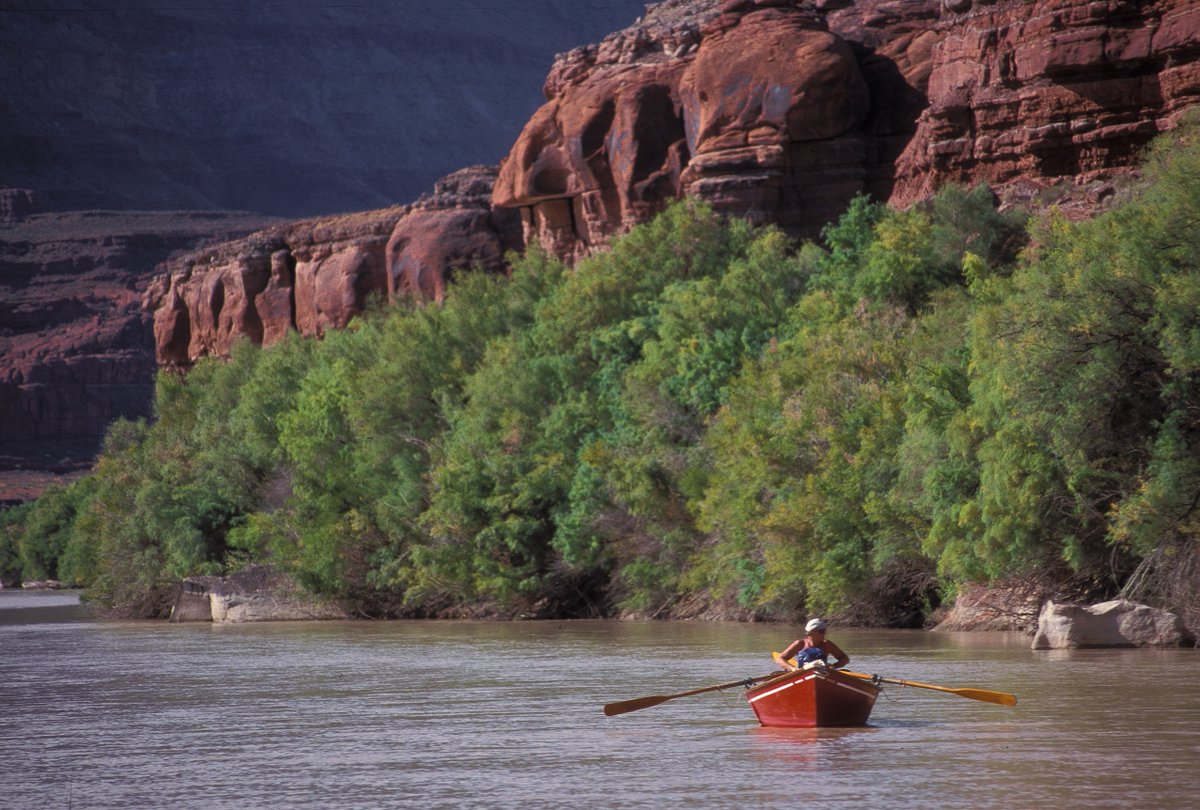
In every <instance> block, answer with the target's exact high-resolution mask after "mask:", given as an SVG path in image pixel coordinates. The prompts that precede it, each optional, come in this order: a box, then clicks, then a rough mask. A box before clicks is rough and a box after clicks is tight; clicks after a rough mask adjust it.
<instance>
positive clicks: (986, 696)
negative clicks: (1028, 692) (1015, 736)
mask: <svg viewBox="0 0 1200 810" xmlns="http://www.w3.org/2000/svg"><path fill="white" fill-rule="evenodd" d="M838 672H840V673H842V674H843V675H849V676H850V677H851V678H861V679H862V680H864V681H874V680H880V681H883V682H884V683H898V684H900V685H901V686H916V687H918V688H920V689H934V690H937V691H938V692H949V693H950V694H952V695H958V696H959V697H965V698H970V699H971V700H982V701H983V702H984V703H995V704H998V705H1000V706H1009V707H1012V706H1016V705H1017V696H1016V695H1010V694H1009V693H1008V692H993V691H992V690H990V689H971V688H967V687H961V686H957V687H956V686H937V685H935V684H932V683H918V682H917V681H902V680H900V679H899V678H884V677H881V676H879V675H867V674H866V673H863V672H851V671H850V670H848V669H839V670H838Z"/></svg>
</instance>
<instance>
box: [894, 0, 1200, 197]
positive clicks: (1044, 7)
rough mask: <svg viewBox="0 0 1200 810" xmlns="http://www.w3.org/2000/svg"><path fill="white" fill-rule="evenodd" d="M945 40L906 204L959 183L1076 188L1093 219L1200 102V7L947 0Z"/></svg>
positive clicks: (914, 146)
mask: <svg viewBox="0 0 1200 810" xmlns="http://www.w3.org/2000/svg"><path fill="white" fill-rule="evenodd" d="M938 31H939V34H940V35H939V37H938V39H937V41H936V44H934V45H933V47H932V50H931V64H930V70H929V78H928V83H927V87H926V93H927V96H928V107H927V108H926V109H925V110H924V112H922V114H921V116H920V118H919V119H918V123H917V130H916V133H915V135H914V137H913V139H912V142H911V143H910V144H909V145H908V147H907V148H906V149H905V151H904V153H903V154H902V155H901V157H900V159H899V160H898V162H897V183H896V188H895V191H894V193H893V195H892V202H894V203H895V204H897V205H906V204H909V203H912V202H915V201H917V200H919V199H922V198H924V197H926V196H928V195H929V194H931V193H933V192H934V191H935V190H936V189H937V188H939V187H940V186H942V185H944V184H946V183H948V182H965V183H971V182H977V181H979V180H987V181H989V182H991V183H993V184H994V185H996V186H999V187H1003V188H1005V189H1007V190H1008V191H1009V193H1010V196H1012V197H1014V198H1017V197H1020V196H1022V195H1024V196H1031V195H1033V194H1036V193H1038V192H1039V191H1040V190H1042V189H1045V188H1046V187H1048V186H1051V185H1054V184H1056V183H1057V184H1060V185H1061V184H1062V181H1066V185H1067V186H1068V188H1067V202H1068V203H1069V204H1075V205H1079V206H1082V207H1084V208H1086V207H1087V206H1088V204H1089V202H1093V201H1094V200H1093V199H1091V198H1094V196H1095V188H1096V186H1097V184H1102V183H1103V182H1105V181H1109V180H1112V179H1113V178H1115V177H1119V176H1120V175H1122V174H1124V173H1126V172H1128V170H1129V168H1130V166H1131V165H1132V164H1133V163H1134V162H1136V159H1137V156H1138V153H1139V152H1140V150H1141V149H1142V148H1143V147H1144V146H1145V145H1146V144H1147V143H1148V142H1149V141H1150V140H1151V139H1152V138H1153V137H1154V136H1156V135H1158V134H1159V133H1161V132H1163V131H1165V130H1168V129H1170V128H1172V127H1173V126H1174V125H1175V124H1176V123H1177V121H1178V118H1179V115H1180V114H1181V113H1182V112H1183V111H1184V110H1185V109H1187V108H1188V107H1190V106H1192V105H1194V104H1195V103H1196V102H1197V100H1198V99H1200V61H1198V57H1200V4H1197V3H1195V2H1193V0H1159V1H1158V2H1141V1H1140V0H1104V1H1103V2H1096V1H1095V0H1093V1H1091V2H1085V1H1084V0H1034V2H1014V1H1013V0H1007V1H1005V0H1000V1H999V2H984V1H983V0H973V1H972V0H945V2H944V3H943V9H942V13H941V15H940V17H939V20H938ZM1089 186H1090V187H1091V188H1090V189H1089ZM1071 191H1074V192H1075V193H1074V194H1073V195H1072V194H1071ZM1072 197H1073V199H1072Z"/></svg>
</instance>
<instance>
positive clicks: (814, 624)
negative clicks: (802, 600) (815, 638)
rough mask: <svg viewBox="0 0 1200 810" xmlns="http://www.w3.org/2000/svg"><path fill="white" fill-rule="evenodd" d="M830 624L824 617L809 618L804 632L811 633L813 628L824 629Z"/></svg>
mask: <svg viewBox="0 0 1200 810" xmlns="http://www.w3.org/2000/svg"><path fill="white" fill-rule="evenodd" d="M828 626H829V625H827V624H825V621H824V620H823V619H809V620H808V624H806V625H804V632H806V633H811V632H812V631H813V630H821V631H824V630H825V628H826V627H828Z"/></svg>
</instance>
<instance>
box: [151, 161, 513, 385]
mask: <svg viewBox="0 0 1200 810" xmlns="http://www.w3.org/2000/svg"><path fill="white" fill-rule="evenodd" d="M495 174H496V170H495V169H493V168H487V167H482V166H475V167H470V168H467V169H463V170H461V171H458V172H455V173H454V174H452V175H450V176H449V177H446V178H444V179H443V180H441V181H440V182H439V183H438V184H437V185H436V186H435V188H434V192H433V193H432V194H431V195H428V196H426V197H423V198H422V199H420V200H418V201H417V202H416V203H413V204H412V205H406V206H397V207H394V208H386V209H382V210H378V211H367V212H364V213H356V214H346V215H342V216H333V217H322V218H317V219H309V220H302V221H299V222H293V223H288V224H286V225H281V226H278V227H275V228H271V229H268V230H264V231H259V232H257V233H255V234H252V235H251V236H249V237H246V238H245V239H241V240H238V241H236V242H230V243H226V244H223V245H220V246H218V247H216V248H210V249H206V250H202V251H197V252H193V253H190V254H187V255H185V256H182V257H180V258H178V259H175V260H172V261H170V262H168V263H167V265H166V268H165V269H166V272H165V274H164V275H162V276H160V277H159V278H157V279H155V281H154V282H153V283H152V284H151V285H150V287H149V289H148V290H147V292H146V295H145V297H144V299H143V306H144V307H145V308H146V309H147V310H149V311H151V312H153V314H154V340H155V347H156V351H155V357H156V359H157V361H158V364H159V365H160V366H164V367H186V366H188V365H190V364H191V363H192V362H194V361H195V360H196V359H198V358H200V357H204V356H207V355H217V356H224V355H227V354H228V353H229V350H230V348H231V347H232V345H233V344H234V342H236V341H237V340H238V339H240V338H243V337H247V338H249V339H250V340H252V341H254V342H255V343H258V344H262V345H265V346H269V345H271V344H273V343H276V342H278V341H279V340H282V339H283V338H284V337H285V336H286V335H287V333H288V332H289V331H297V332H299V333H300V334H303V335H312V336H321V335H323V334H324V333H325V332H327V331H328V330H330V329H341V328H343V327H344V326H345V325H346V324H347V323H349V322H350V319H351V318H353V317H354V316H355V315H358V314H360V313H362V312H363V311H364V310H365V309H366V308H367V306H368V303H369V301H370V300H371V298H372V297H378V298H380V299H384V300H389V301H390V300H393V299H395V298H397V297H401V296H406V295H413V294H417V295H421V296H427V297H430V298H440V297H441V295H442V293H443V291H444V289H445V282H446V279H447V277H448V275H449V274H450V272H451V271H452V270H453V269H455V268H472V267H478V268H480V269H482V270H484V271H490V272H500V271H502V270H503V267H504V265H503V257H504V252H505V251H506V250H509V249H511V248H513V247H517V239H518V238H519V228H518V227H517V219H516V216H515V214H513V213H511V212H506V211H503V210H495V209H493V208H492V207H491V204H490V198H491V190H492V183H493V181H494V178H495Z"/></svg>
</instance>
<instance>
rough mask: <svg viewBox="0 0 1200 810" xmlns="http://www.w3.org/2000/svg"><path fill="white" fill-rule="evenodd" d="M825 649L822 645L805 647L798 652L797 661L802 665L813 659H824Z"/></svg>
mask: <svg viewBox="0 0 1200 810" xmlns="http://www.w3.org/2000/svg"><path fill="white" fill-rule="evenodd" d="M825 655H826V653H825V651H824V650H822V649H821V648H820V647H805V648H804V649H803V650H801V651H800V652H798V653H796V663H797V664H799V665H800V666H804V665H805V664H808V663H811V662H813V661H824V660H825Z"/></svg>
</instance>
